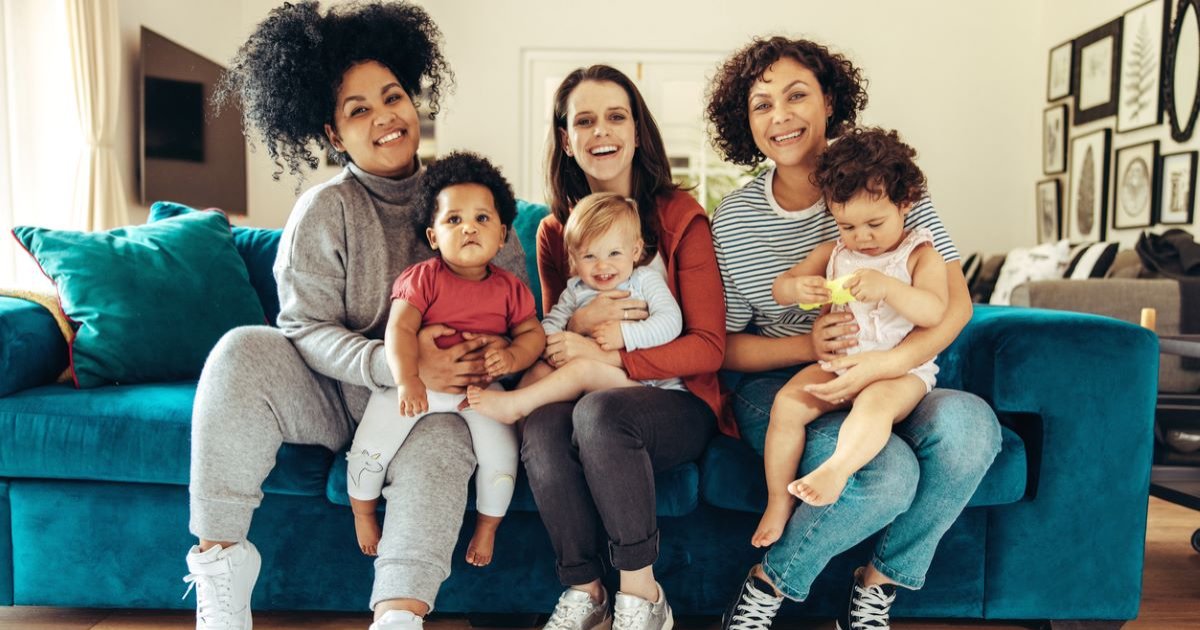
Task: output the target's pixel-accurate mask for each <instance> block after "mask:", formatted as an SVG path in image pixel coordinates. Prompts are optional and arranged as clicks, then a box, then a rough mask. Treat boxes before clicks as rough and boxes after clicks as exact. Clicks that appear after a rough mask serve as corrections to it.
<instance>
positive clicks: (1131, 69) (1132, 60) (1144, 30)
mask: <svg viewBox="0 0 1200 630" xmlns="http://www.w3.org/2000/svg"><path fill="white" fill-rule="evenodd" d="M1164 1H1165V0H1150V1H1149V2H1146V3H1144V4H1142V5H1141V6H1138V7H1135V8H1133V9H1130V10H1129V11H1127V12H1126V13H1125V16H1124V17H1123V18H1122V19H1123V21H1124V24H1125V26H1124V28H1123V30H1122V33H1121V38H1122V44H1121V49H1122V56H1121V77H1120V94H1118V104H1117V131H1119V132H1126V131H1132V130H1134V129H1141V128H1143V127H1149V126H1152V125H1157V124H1158V123H1159V121H1161V120H1162V107H1161V102H1162V101H1161V95H1162V89H1163V88H1162V65H1163V62H1162V59H1163V38H1164V37H1165V33H1166V20H1165V18H1166V15H1167V12H1166V11H1165V10H1164Z"/></svg>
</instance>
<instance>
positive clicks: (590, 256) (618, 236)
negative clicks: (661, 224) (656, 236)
mask: <svg viewBox="0 0 1200 630" xmlns="http://www.w3.org/2000/svg"><path fill="white" fill-rule="evenodd" d="M641 257H642V239H641V236H640V234H639V230H638V225H636V224H632V225H631V224H630V222H619V223H614V224H613V225H612V227H610V228H609V229H608V230H606V231H605V232H603V233H602V234H600V235H598V236H596V237H594V238H592V239H590V240H588V241H586V242H584V243H583V244H582V245H581V246H580V247H579V249H578V250H576V251H573V252H571V265H572V271H573V272H574V274H575V275H577V276H579V278H580V280H583V283H584V284H586V285H587V286H589V287H591V288H592V289H595V290H597V291H608V290H610V289H615V288H617V286H618V285H620V284H621V283H622V282H625V281H626V280H628V279H629V277H630V276H632V275H633V268H634V267H636V266H637V262H638V260H639V259H641Z"/></svg>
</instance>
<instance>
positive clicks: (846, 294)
mask: <svg viewBox="0 0 1200 630" xmlns="http://www.w3.org/2000/svg"><path fill="white" fill-rule="evenodd" d="M852 277H854V274H847V275H844V276H842V277H840V278H834V279H833V280H826V281H825V288H826V289H829V292H830V293H831V294H832V296H831V297H830V299H829V302H817V303H815V304H797V305H796V306H799V307H800V308H802V309H804V310H806V311H811V310H813V309H814V308H818V307H820V306H821V305H823V304H827V303H829V304H849V303H851V302H853V301H854V295H852V294H851V293H850V290H849V289H847V288H846V287H844V286H842V284H843V283H844V282H846V281H847V280H849V279H850V278H852Z"/></svg>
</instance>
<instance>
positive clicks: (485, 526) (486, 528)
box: [467, 514, 500, 567]
mask: <svg viewBox="0 0 1200 630" xmlns="http://www.w3.org/2000/svg"><path fill="white" fill-rule="evenodd" d="M499 525H500V518H499V517H496V516H485V515H483V514H480V515H479V518H478V519H477V520H476V521H475V533H474V534H473V535H472V536H471V542H470V543H468V544H467V564H471V565H474V566H477V567H485V566H487V565H488V564H490V563H491V561H492V551H493V550H494V549H495V546H496V528H497V527H499Z"/></svg>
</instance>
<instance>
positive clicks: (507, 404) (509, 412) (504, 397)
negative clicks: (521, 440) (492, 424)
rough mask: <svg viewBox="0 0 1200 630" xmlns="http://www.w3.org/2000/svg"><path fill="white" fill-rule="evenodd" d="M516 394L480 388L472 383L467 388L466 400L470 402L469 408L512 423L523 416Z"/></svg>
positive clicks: (497, 419) (499, 420)
mask: <svg viewBox="0 0 1200 630" xmlns="http://www.w3.org/2000/svg"><path fill="white" fill-rule="evenodd" d="M518 395H519V393H518V392H503V391H496V390H494V389H482V388H479V387H476V386H474V385H472V386H470V387H468V388H467V401H468V402H470V403H471V409H473V410H474V411H477V412H479V413H481V414H483V415H485V416H487V417H489V418H491V419H493V420H495V421H497V422H503V423H504V424H512V423H514V422H516V421H518V420H520V419H521V418H524V417H525V414H524V413H523V412H522V411H521V409H520V406H519V405H518V404H517V396H518Z"/></svg>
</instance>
